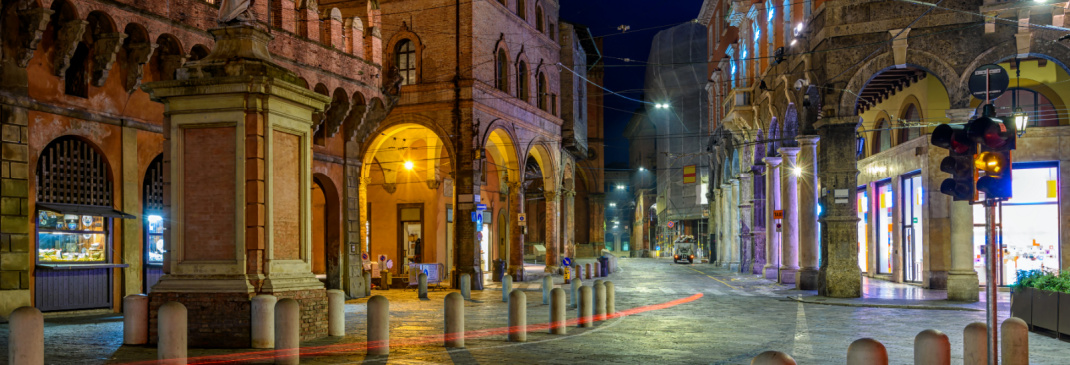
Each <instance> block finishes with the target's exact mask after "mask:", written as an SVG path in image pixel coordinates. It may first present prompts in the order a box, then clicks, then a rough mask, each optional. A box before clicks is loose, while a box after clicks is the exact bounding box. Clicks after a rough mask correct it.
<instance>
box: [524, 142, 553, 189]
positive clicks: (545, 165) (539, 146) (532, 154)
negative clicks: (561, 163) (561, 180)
mask: <svg viewBox="0 0 1070 365" xmlns="http://www.w3.org/2000/svg"><path fill="white" fill-rule="evenodd" d="M527 151H528V152H527V154H525V156H524V159H525V160H527V159H528V158H533V159H535V162H536V163H538V166H539V170H540V171H542V179H543V187H544V188H545V189H555V188H556V187H557V178H556V169H554V166H557V165H556V161H554V155H553V154H552V153H551V152H550V151H551V149H550V147H549V146H548V145H547V143H546V141H545V140H543V139H542V138H541V137H540V138H537V139H534V140H532V141H531V143H529V144H528V148H527Z"/></svg>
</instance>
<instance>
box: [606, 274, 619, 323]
mask: <svg viewBox="0 0 1070 365" xmlns="http://www.w3.org/2000/svg"><path fill="white" fill-rule="evenodd" d="M603 285H605V286H606V315H612V314H614V313H617V289H616V287H615V286H613V282H612V281H608V280H607V281H606V283H605V284H603Z"/></svg>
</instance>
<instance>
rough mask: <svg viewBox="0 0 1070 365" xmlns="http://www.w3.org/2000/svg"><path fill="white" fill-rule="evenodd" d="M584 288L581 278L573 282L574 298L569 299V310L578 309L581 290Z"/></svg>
mask: <svg viewBox="0 0 1070 365" xmlns="http://www.w3.org/2000/svg"><path fill="white" fill-rule="evenodd" d="M581 287H583V281H581V280H580V278H578V277H577V278H576V280H572V296H571V297H569V305H568V306H569V308H577V306H579V305H580V288H581Z"/></svg>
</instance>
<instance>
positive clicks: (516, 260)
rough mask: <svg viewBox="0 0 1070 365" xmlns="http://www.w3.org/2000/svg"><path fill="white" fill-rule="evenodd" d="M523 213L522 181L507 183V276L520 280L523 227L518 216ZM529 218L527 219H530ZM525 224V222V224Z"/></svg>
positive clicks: (521, 273)
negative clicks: (508, 228)
mask: <svg viewBox="0 0 1070 365" xmlns="http://www.w3.org/2000/svg"><path fill="white" fill-rule="evenodd" d="M523 212H524V185H523V182H522V181H510V182H509V227H510V230H509V269H508V273H509V275H512V276H513V277H514V279H517V280H521V279H523V277H524V227H522V226H521V224H520V214H519V213H523ZM530 218H531V217H529V219H530ZM526 223H527V222H525V224H526Z"/></svg>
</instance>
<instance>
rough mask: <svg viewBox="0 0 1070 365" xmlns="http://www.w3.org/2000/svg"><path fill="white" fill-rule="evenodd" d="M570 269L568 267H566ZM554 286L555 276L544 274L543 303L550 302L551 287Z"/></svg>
mask: <svg viewBox="0 0 1070 365" xmlns="http://www.w3.org/2000/svg"><path fill="white" fill-rule="evenodd" d="M565 270H568V268H565ZM553 288H554V278H552V277H549V276H544V277H543V278H542V304H543V305H546V304H550V289H553Z"/></svg>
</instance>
